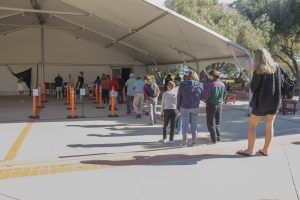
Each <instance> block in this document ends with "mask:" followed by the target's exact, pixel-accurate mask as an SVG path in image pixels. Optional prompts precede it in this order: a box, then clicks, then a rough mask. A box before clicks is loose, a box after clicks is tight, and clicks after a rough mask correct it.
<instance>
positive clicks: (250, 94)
mask: <svg viewBox="0 0 300 200" xmlns="http://www.w3.org/2000/svg"><path fill="white" fill-rule="evenodd" d="M228 48H229V50H230V51H231V53H232V56H233V58H234V60H235V62H236V64H237V66H238V68H239V69H240V71H241V72H242V75H243V78H245V79H246V80H247V82H248V83H249V95H248V99H249V105H250V102H251V98H252V92H251V89H250V79H247V76H246V74H245V72H244V70H243V68H242V66H241V64H240V61H239V60H238V59H237V57H236V54H235V52H234V51H233V49H232V46H231V45H228ZM247 55H248V54H247ZM248 64H249V65H250V76H251V71H252V70H251V67H252V59H251V57H250V55H248ZM251 111H252V109H251V107H250V106H249V114H250V113H251Z"/></svg>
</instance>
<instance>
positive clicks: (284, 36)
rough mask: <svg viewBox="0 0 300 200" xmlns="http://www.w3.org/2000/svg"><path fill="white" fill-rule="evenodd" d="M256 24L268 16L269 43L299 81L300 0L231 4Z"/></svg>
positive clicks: (249, 0)
mask: <svg viewBox="0 0 300 200" xmlns="http://www.w3.org/2000/svg"><path fill="white" fill-rule="evenodd" d="M231 7H232V8H235V9H237V10H238V11H239V12H240V13H242V14H243V15H245V16H247V17H248V18H249V19H250V20H251V21H252V22H253V23H255V22H256V21H257V20H258V19H259V18H261V17H262V16H267V17H268V18H269V20H270V21H271V22H272V24H274V25H275V26H274V31H272V32H271V40H270V42H269V44H268V46H269V49H270V50H271V52H272V54H273V55H275V57H276V59H277V60H280V61H281V62H283V63H285V64H286V65H287V66H288V67H289V69H290V70H291V72H292V74H293V75H294V77H295V78H297V79H298V82H299V81H300V72H299V64H298V63H297V57H299V55H300V1H299V0H237V1H236V2H234V3H233V4H232V5H231Z"/></svg>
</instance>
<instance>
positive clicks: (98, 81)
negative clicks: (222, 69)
mask: <svg viewBox="0 0 300 200" xmlns="http://www.w3.org/2000/svg"><path fill="white" fill-rule="evenodd" d="M100 83H101V80H100V76H97V78H96V80H95V81H94V84H95V85H98V86H99V85H100Z"/></svg>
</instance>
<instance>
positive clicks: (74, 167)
mask: <svg viewBox="0 0 300 200" xmlns="http://www.w3.org/2000/svg"><path fill="white" fill-rule="evenodd" d="M108 167H111V166H109V165H95V164H83V163H75V164H60V165H49V166H32V167H25V168H11V169H0V180H1V179H12V178H18V177H27V176H42V175H48V174H60V173H67V172H75V171H90V170H95V169H103V168H108Z"/></svg>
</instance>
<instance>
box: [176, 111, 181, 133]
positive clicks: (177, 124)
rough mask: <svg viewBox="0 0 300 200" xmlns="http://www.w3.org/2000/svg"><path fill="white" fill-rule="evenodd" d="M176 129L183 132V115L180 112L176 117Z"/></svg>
mask: <svg viewBox="0 0 300 200" xmlns="http://www.w3.org/2000/svg"><path fill="white" fill-rule="evenodd" d="M176 131H177V132H182V115H181V114H179V115H178V116H177V118H176Z"/></svg>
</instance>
